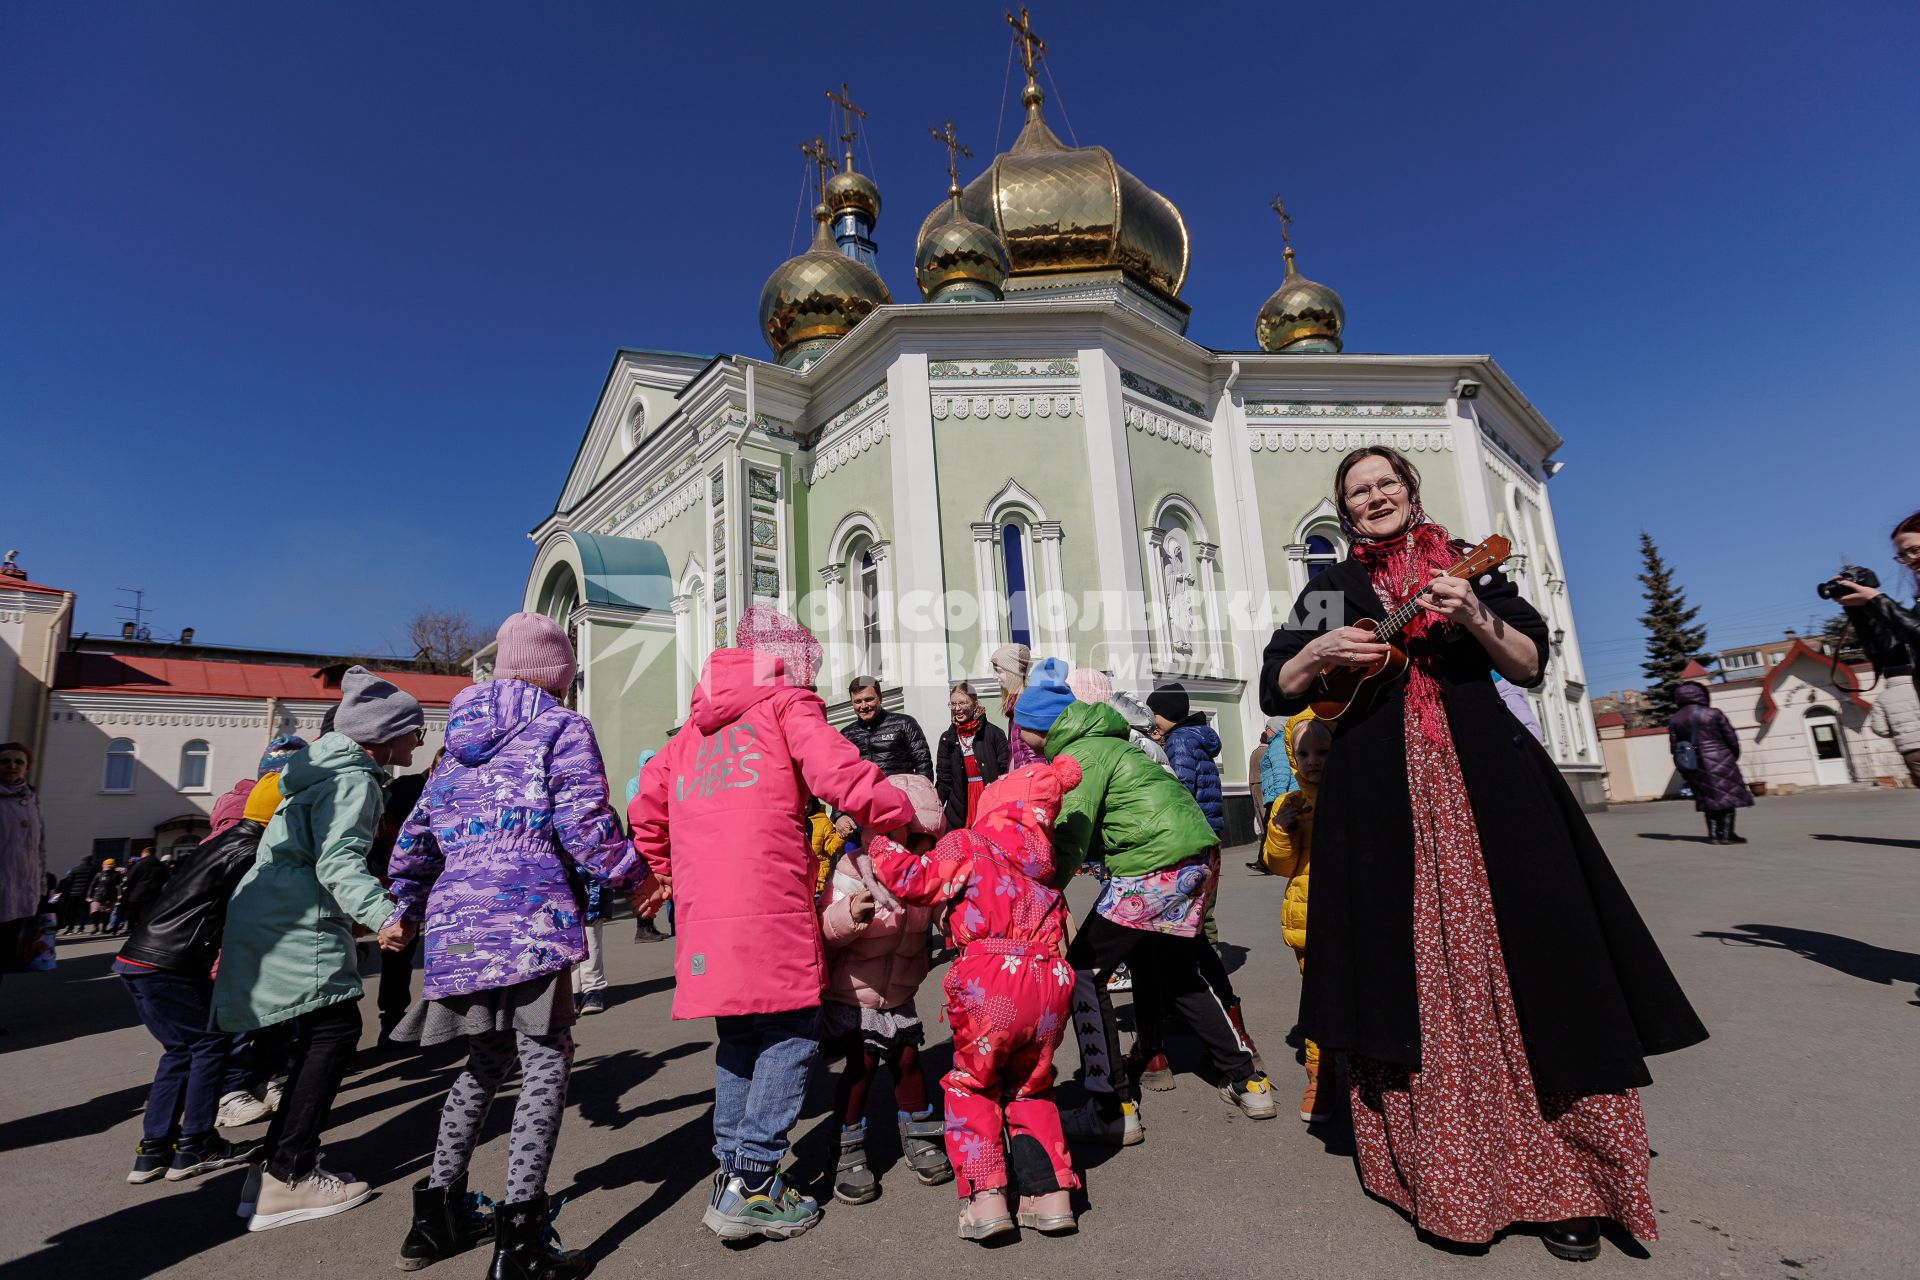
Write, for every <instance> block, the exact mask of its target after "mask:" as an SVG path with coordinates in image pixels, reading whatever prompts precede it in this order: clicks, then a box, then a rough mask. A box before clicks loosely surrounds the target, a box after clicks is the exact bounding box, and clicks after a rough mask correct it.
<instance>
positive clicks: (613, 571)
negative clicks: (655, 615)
mask: <svg viewBox="0 0 1920 1280" xmlns="http://www.w3.org/2000/svg"><path fill="white" fill-rule="evenodd" d="M567 537H568V538H570V539H572V541H573V545H574V546H575V547H576V548H577V549H578V550H579V552H580V569H581V572H582V573H584V574H585V575H586V581H585V582H584V583H582V584H581V587H582V589H583V590H584V591H585V593H586V598H587V603H588V604H609V605H617V606H619V607H620V608H623V609H671V608H672V607H673V575H672V573H671V572H670V571H669V570H668V568H667V553H666V552H664V551H662V550H661V549H660V547H659V544H657V543H653V542H648V541H647V540H646V539H644V538H614V537H608V536H605V535H602V534H597V533H569V534H568V535H567Z"/></svg>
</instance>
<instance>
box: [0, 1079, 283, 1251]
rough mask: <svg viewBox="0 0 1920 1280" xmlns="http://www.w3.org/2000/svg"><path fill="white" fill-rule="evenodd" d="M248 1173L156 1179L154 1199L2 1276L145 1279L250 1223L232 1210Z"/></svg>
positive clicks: (86, 1226)
mask: <svg viewBox="0 0 1920 1280" xmlns="http://www.w3.org/2000/svg"><path fill="white" fill-rule="evenodd" d="M144 1091H145V1090H144V1089H142V1090H141V1092H144ZM243 1177H244V1175H243V1173H242V1172H241V1171H240V1170H239V1169H230V1170H228V1171H226V1172H225V1173H220V1174H214V1175H212V1176H210V1177H206V1178H202V1179H200V1180H198V1181H197V1182H195V1183H194V1184H193V1189H192V1190H191V1191H179V1190H174V1189H173V1186H174V1185H175V1184H168V1183H164V1182H156V1183H153V1184H152V1189H153V1198H152V1199H151V1200H148V1201H146V1202H144V1203H142V1204H139V1205H135V1206H134V1207H133V1208H131V1209H122V1210H120V1211H119V1212H117V1213H110V1214H108V1215H107V1216H106V1217H104V1218H96V1219H94V1220H93V1221H92V1222H83V1223H81V1224H79V1225H78V1226H73V1227H69V1228H67V1229H66V1230H65V1231H60V1232H56V1233H55V1234H54V1235H52V1236H50V1237H48V1239H47V1241H46V1245H45V1247H44V1248H41V1249H39V1250H37V1251H36V1252H34V1253H30V1254H28V1255H27V1256H26V1257H23V1258H18V1259H15V1260H13V1261H10V1262H8V1263H6V1264H5V1265H4V1266H0V1280H14V1277H19V1278H20V1280H26V1277H29V1276H49V1275H71V1276H87V1277H88V1278H89V1280H144V1277H147V1276H151V1275H154V1274H157V1273H158V1272H161V1271H165V1270H167V1269H168V1268H169V1267H173V1266H177V1265H179V1264H180V1263H183V1262H185V1261H187V1259H189V1258H192V1257H194V1256H195V1255H197V1254H201V1253H204V1252H206V1251H207V1250H209V1249H212V1248H214V1247H216V1246H218V1245H221V1244H225V1243H226V1242H227V1241H229V1240H231V1239H233V1237H234V1236H235V1235H237V1234H240V1233H242V1232H244V1231H245V1230H246V1229H247V1228H246V1224H244V1223H242V1222H241V1221H240V1220H239V1219H238V1218H236V1217H234V1216H233V1206H234V1204H235V1202H236V1201H237V1200H238V1199H239V1198H240V1183H241V1181H242V1179H243Z"/></svg>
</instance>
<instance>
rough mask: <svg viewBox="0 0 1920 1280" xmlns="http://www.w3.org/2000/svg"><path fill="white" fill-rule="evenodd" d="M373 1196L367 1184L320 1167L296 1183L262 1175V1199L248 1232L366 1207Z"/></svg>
mask: <svg viewBox="0 0 1920 1280" xmlns="http://www.w3.org/2000/svg"><path fill="white" fill-rule="evenodd" d="M372 1195H373V1188H371V1187H369V1186H368V1185H367V1184H366V1183H364V1182H350V1181H348V1180H347V1179H345V1178H343V1177H340V1176H339V1175H337V1174H332V1173H328V1172H327V1171H326V1170H325V1169H322V1168H321V1167H320V1166H319V1165H317V1164H316V1165H314V1167H313V1171H312V1172H311V1173H309V1174H307V1176H306V1177H304V1178H301V1179H299V1180H297V1181H295V1182H282V1181H280V1179H278V1178H276V1177H274V1176H273V1175H272V1174H270V1173H266V1172H262V1173H261V1175H260V1198H259V1199H258V1200H256V1201H255V1202H254V1208H253V1216H252V1217H251V1218H249V1219H248V1220H247V1230H249V1231H270V1230H272V1229H273V1228H274V1227H284V1226H287V1225H288V1224H289V1223H294V1222H310V1221H312V1220H313V1219H315V1218H331V1217H332V1216H333V1215H334V1214H336V1213H345V1212H346V1211H347V1210H349V1209H351V1208H353V1207H354V1206H355V1205H358V1204H363V1203H365V1202H366V1200H367V1199H368V1198H369V1197H371V1196H372Z"/></svg>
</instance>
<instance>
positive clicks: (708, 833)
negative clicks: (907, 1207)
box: [627, 606, 913, 1240]
mask: <svg viewBox="0 0 1920 1280" xmlns="http://www.w3.org/2000/svg"><path fill="white" fill-rule="evenodd" d="M750 619H751V621H752V622H753V626H752V627H751V628H750V627H749V625H748V623H749V620H750ZM737 639H738V640H739V642H740V644H741V646H742V647H740V648H734V649H716V650H715V651H714V652H713V653H712V654H711V655H710V656H709V657H708V658H707V663H706V669H705V670H704V671H703V672H702V673H701V676H700V683H699V686H698V687H697V688H695V689H694V692H693V703H692V708H691V710H690V712H689V714H688V717H687V722H686V724H685V725H683V726H682V727H681V729H680V731H679V732H678V733H676V734H674V735H673V737H671V738H669V739H668V740H667V745H666V746H665V747H663V748H662V749H661V751H660V754H659V755H656V756H655V757H654V758H653V759H651V760H649V761H648V762H647V764H646V767H645V768H644V769H642V770H641V771H640V789H639V791H638V792H637V793H636V794H635V795H634V798H633V803H632V804H631V805H629V806H628V809H627V820H628V823H629V824H630V825H631V827H632V829H633V844H634V848H635V849H637V850H638V851H639V853H640V855H641V856H642V857H644V858H645V859H646V860H647V863H648V865H649V866H650V867H651V868H652V869H653V873H654V875H655V876H657V877H658V878H659V879H660V881H662V882H663V883H664V884H666V885H667V892H670V893H671V894H672V896H673V900H674V903H675V908H674V925H675V930H674V958H673V976H674V990H673V1016H674V1017H675V1018H713V1019H715V1022H716V1030H717V1032H718V1034H719V1041H720V1043H719V1048H718V1050H717V1051H716V1055H715V1078H714V1106H713V1130H714V1146H713V1152H714V1157H715V1158H716V1159H717V1160H718V1161H719V1164H720V1170H719V1172H718V1173H717V1174H716V1175H715V1176H714V1181H713V1193H712V1195H711V1196H710V1197H709V1199H708V1202H707V1208H706V1213H705V1217H704V1218H703V1221H704V1223H705V1225H706V1226H707V1228H708V1229H709V1230H711V1231H713V1232H714V1233H715V1234H716V1235H719V1236H721V1237H722V1238H724V1239H729V1240H739V1239H745V1238H748V1237H750V1236H764V1237H767V1238H770V1239H777V1240H783V1239H787V1238H789V1237H791V1236H796V1235H799V1234H800V1233H801V1232H803V1231H805V1230H807V1229H808V1228H809V1227H811V1226H813V1225H814V1223H816V1222H818V1221H819V1219H820V1209H819V1206H818V1205H816V1204H815V1203H814V1202H813V1200H811V1199H810V1198H808V1197H806V1196H803V1195H800V1194H799V1193H798V1192H796V1191H794V1190H793V1189H792V1188H790V1187H788V1186H787V1185H786V1181H785V1179H784V1178H783V1177H782V1176H781V1174H780V1161H781V1160H782V1158H783V1157H785V1155H786V1153H787V1150H788V1145H789V1144H788V1140H787V1131H788V1130H790V1129H791V1128H792V1127H793V1123H794V1121H795V1120H796V1119H798V1118H799V1115H800V1105H801V1102H802V1101H803V1100H804V1098H805V1095H806V1089H807V1077H808V1074H809V1073H810V1071H811V1070H812V1067H813V1063H814V1059H815V1058H816V1057H817V1056H818V1055H819V1050H820V993H821V991H822V990H823V989H824V988H825V987H826V985H827V968H826V953H825V950H824V949H823V948H822V946H821V942H820V919H819V915H818V914H817V911H816V908H815V905H814V894H813V886H814V859H813V853H812V850H811V848H810V847H809V844H808V840H807V822H806V816H805V815H806V808H807V804H808V802H809V801H810V800H811V799H812V798H813V797H815V796H818V797H820V798H821V799H823V800H825V801H827V802H828V803H829V804H832V805H833V806H834V807H836V808H838V809H840V810H841V811H843V812H845V813H850V814H852V815H853V816H854V818H855V820H856V821H858V822H861V823H864V824H868V825H873V826H877V827H878V828H879V829H880V830H885V831H891V830H895V829H898V828H900V827H903V826H905V825H906V824H907V822H908V821H909V819H911V817H912V816H913V806H912V804H911V803H909V801H908V800H907V798H906V796H905V795H903V794H902V793H901V792H900V791H898V790H896V789H895V788H893V787H890V786H888V785H887V783H886V779H885V778H884V777H883V776H882V775H881V773H880V770H879V769H877V768H876V767H874V766H873V765H871V764H868V763H867V762H866V761H864V760H862V759H861V758H860V753H859V751H858V750H856V749H855V748H854V745H853V744H852V743H851V742H848V741H847V740H846V738H844V737H842V736H841V735H840V734H839V733H838V732H836V731H835V730H834V729H833V727H832V726H831V725H829V724H828V723H827V717H826V707H825V704H823V703H822V702H821V701H820V698H819V696H818V695H817V694H815V693H814V692H813V691H812V690H811V689H809V688H806V687H804V686H807V685H810V684H812V682H813V672H814V668H815V666H816V665H817V663H818V661H819V654H820V646H819V643H818V642H817V641H815V640H814V639H813V637H812V636H811V635H810V634H808V632H807V631H806V629H805V628H803V627H801V626H800V625H799V624H798V623H796V622H794V621H793V620H792V619H790V618H787V617H785V616H784V615H782V614H779V613H776V612H774V611H772V610H771V609H768V608H767V607H765V606H755V607H754V608H753V609H751V610H749V611H748V617H743V618H742V619H741V623H740V633H739V635H738V637H737ZM747 645H751V646H752V647H751V648H748V647H745V646H747ZM657 905H658V903H657V900H656V901H650V903H649V906H648V909H649V910H653V909H657Z"/></svg>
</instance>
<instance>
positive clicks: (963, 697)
mask: <svg viewBox="0 0 1920 1280" xmlns="http://www.w3.org/2000/svg"><path fill="white" fill-rule="evenodd" d="M947 708H948V710H949V711H951V712H952V715H953V723H951V724H949V725H948V726H947V731H946V732H945V733H943V734H941V735H940V746H939V749H938V750H937V751H935V752H934V761H933V789H934V790H935V791H937V792H939V793H940V803H941V804H943V805H945V806H946V810H947V829H948V830H949V831H952V830H956V829H958V828H960V827H964V826H966V825H967V819H968V818H969V817H970V816H971V814H970V813H969V812H968V811H969V809H970V808H971V807H972V805H971V799H970V797H971V796H977V795H979V794H980V791H981V789H982V788H983V787H984V786H985V785H986V784H987V783H989V782H993V781H995V780H996V779H998V778H999V777H1000V776H1001V775H1002V774H1004V773H1005V772H1006V771H1007V751H1008V746H1007V735H1006V731H1005V730H1003V729H1002V728H1000V726H999V725H997V724H995V723H994V722H993V721H991V720H989V719H987V716H986V712H984V711H982V710H981V708H980V699H979V698H978V697H977V696H976V695H975V694H974V692H973V686H972V685H970V684H968V683H967V682H966V681H964V680H962V681H961V682H960V683H959V684H956V685H955V686H953V692H952V693H950V694H948V695H947ZM969 757H971V759H972V763H973V766H974V769H973V772H971V773H969V772H968V771H967V763H968V759H969ZM976 784H977V785H976Z"/></svg>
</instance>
